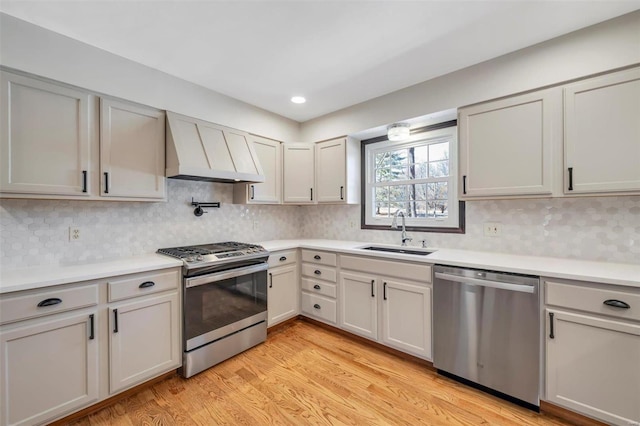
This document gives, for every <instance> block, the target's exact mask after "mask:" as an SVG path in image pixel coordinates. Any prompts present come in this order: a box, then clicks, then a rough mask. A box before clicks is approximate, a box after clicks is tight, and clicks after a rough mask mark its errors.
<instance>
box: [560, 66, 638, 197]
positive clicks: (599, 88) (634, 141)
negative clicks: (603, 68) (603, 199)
mask: <svg viewBox="0 0 640 426" xmlns="http://www.w3.org/2000/svg"><path fill="white" fill-rule="evenodd" d="M564 115H565V128H564V131H565V141H564V142H565V174H564V175H565V187H564V188H565V193H567V194H571V193H589V192H596V193H598V192H599V193H606V192H622V191H634V192H635V191H640V68H635V69H632V70H627V71H621V72H617V73H613V74H609V75H604V76H600V77H596V78H592V79H589V80H585V81H581V82H578V83H575V84H571V85H569V86H566V87H565V89H564Z"/></svg>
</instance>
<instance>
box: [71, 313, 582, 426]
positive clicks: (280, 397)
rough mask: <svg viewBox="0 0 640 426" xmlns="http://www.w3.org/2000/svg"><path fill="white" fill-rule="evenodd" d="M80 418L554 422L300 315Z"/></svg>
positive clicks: (85, 422) (559, 424) (85, 425)
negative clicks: (221, 358) (236, 351)
mask: <svg viewBox="0 0 640 426" xmlns="http://www.w3.org/2000/svg"><path fill="white" fill-rule="evenodd" d="M70 424H73V425H74V426H94V425H99V426H103V425H115V426H125V425H126V426H129V425H133V426H138V425H206V426H209V425H252V426H254V425H259V426H260V425H287V426H289V425H295V426H299V425H411V426H414V425H463V426H468V425H505V426H506V425H553V426H564V425H568V424H569V423H567V422H563V421H562V420H561V419H559V418H556V417H553V416H550V415H546V414H538V413H535V412H532V411H530V410H526V409H524V408H521V407H518V406H516V405H513V404H511V403H509V402H506V401H503V400H501V399H498V398H496V397H494V396H491V395H488V394H485V393H483V392H480V391H478V390H476V389H473V388H470V387H468V386H465V385H462V384H460V383H457V382H455V381H452V380H450V379H448V378H446V377H442V376H439V375H438V374H437V373H436V372H434V371H433V370H432V369H430V368H426V367H425V366H424V365H421V364H419V363H416V362H413V361H411V360H408V359H403V358H400V357H398V356H396V355H394V354H392V353H389V352H386V351H383V350H379V349H377V348H375V347H371V346H368V345H366V344H364V343H362V342H359V341H356V340H352V339H349V337H347V336H343V335H340V334H338V333H335V332H332V331H331V330H326V329H324V328H320V327H317V326H314V325H312V324H309V323H306V322H303V321H297V322H293V323H291V324H290V325H287V326H285V327H283V328H281V329H279V330H277V331H275V332H272V333H269V337H268V340H267V342H266V343H264V344H262V345H259V346H257V347H254V348H252V349H250V350H248V351H246V352H244V353H242V354H240V355H238V356H236V357H234V358H232V359H230V360H227V361H225V362H223V363H221V364H218V365H217V366H214V367H213V368H211V369H209V370H207V371H205V372H203V373H200V374H198V375H196V376H194V377H191V378H189V379H183V378H181V377H178V376H173V377H171V378H169V379H167V380H165V381H163V382H160V383H156V384H154V385H153V386H151V387H149V388H147V389H145V390H143V391H141V392H139V393H137V394H134V395H132V396H130V397H128V398H126V399H123V400H121V401H119V402H117V403H115V404H114V405H112V406H109V407H106V408H104V409H102V410H100V411H98V412H96V413H94V414H91V415H89V416H87V417H85V418H81V419H78V420H76V421H74V422H73V423H70Z"/></svg>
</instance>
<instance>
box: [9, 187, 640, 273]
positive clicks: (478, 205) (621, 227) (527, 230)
mask: <svg viewBox="0 0 640 426" xmlns="http://www.w3.org/2000/svg"><path fill="white" fill-rule="evenodd" d="M232 190H233V188H232V186H231V185H229V184H217V183H216V184H212V183H207V182H190V181H179V180H171V179H169V180H168V200H169V201H168V202H166V203H142V202H107V201H66V200H63V201H56V200H17V199H15V200H14V199H8V200H7V199H3V200H0V266H1V267H8V268H16V267H26V266H32V265H52V264H73V263H80V262H86V261H100V260H106V259H113V258H118V257H125V256H131V255H137V254H145V253H152V252H154V251H155V250H157V249H158V248H160V247H172V246H178V245H187V244H199V243H207V242H213V241H224V240H237V241H266V240H273V239H290V238H326V239H339V240H355V241H363V242H379V243H391V244H398V243H399V240H400V234H399V232H396V231H377V230H375V231H374V230H361V229H360V227H359V224H360V206H335V205H324V206H303V207H300V206H256V205H248V206H245V205H234V204H231V202H232ZM191 197H194V198H195V199H196V200H198V201H220V202H221V203H222V206H221V208H219V209H216V208H210V209H205V210H208V213H206V214H204V215H203V216H202V217H196V216H194V215H193V207H192V206H191V204H190V203H191ZM466 207H467V215H466V222H467V230H466V234H462V235H460V234H435V233H422V232H409V236H411V237H413V239H414V240H413V241H412V243H411V244H412V245H419V244H420V243H419V240H422V239H426V240H427V241H428V244H429V246H431V247H443V248H444V247H446V248H462V249H471V250H486V251H495V252H505V253H514V254H526V255H540V256H553V257H568V258H578V259H588V260H602V261H611V262H623V263H636V264H638V263H640V196H620V197H585V198H570V199H569V198H567V199H565V198H556V199H532V200H492V201H472V202H467V206H466ZM352 222H353V223H354V225H355V226H354V227H351V226H350V225H351V223H352ZM485 222H499V223H501V224H502V236H500V237H485V236H484V235H483V224H484V223H485ZM70 226H74V227H78V228H80V232H81V238H80V240H79V241H76V242H69V237H68V235H69V227H70Z"/></svg>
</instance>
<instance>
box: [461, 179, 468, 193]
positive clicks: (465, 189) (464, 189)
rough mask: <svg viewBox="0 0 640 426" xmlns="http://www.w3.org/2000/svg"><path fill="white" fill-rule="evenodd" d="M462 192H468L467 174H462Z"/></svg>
mask: <svg viewBox="0 0 640 426" xmlns="http://www.w3.org/2000/svg"><path fill="white" fill-rule="evenodd" d="M462 193H463V194H466V193H467V175H464V176H462Z"/></svg>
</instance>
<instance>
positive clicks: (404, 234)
mask: <svg viewBox="0 0 640 426" xmlns="http://www.w3.org/2000/svg"><path fill="white" fill-rule="evenodd" d="M398 216H400V217H401V218H402V236H401V238H402V245H403V246H406V245H407V241H413V238H410V237H407V229H406V227H405V216H404V213H403V211H402V210H396V213H395V214H394V215H393V221H392V222H391V227H392V228H393V229H398Z"/></svg>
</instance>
